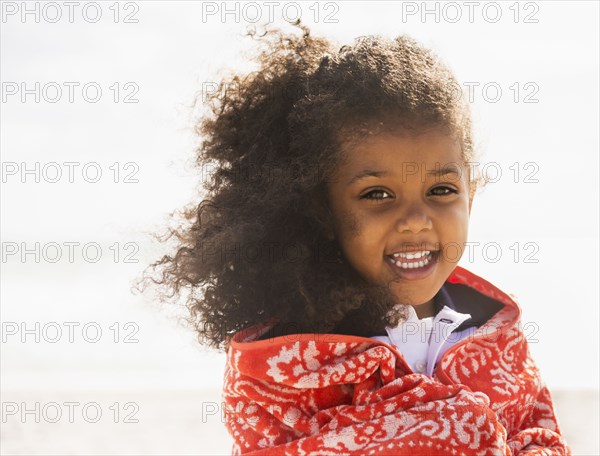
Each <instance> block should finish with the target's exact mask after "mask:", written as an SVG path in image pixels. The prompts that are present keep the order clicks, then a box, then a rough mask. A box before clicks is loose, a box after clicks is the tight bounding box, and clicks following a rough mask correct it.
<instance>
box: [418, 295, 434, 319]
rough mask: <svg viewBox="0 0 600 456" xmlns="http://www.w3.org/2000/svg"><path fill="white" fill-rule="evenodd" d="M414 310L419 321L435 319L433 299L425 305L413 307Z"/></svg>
mask: <svg viewBox="0 0 600 456" xmlns="http://www.w3.org/2000/svg"><path fill="white" fill-rule="evenodd" d="M413 308H414V309H415V312H416V313H417V317H418V318H419V320H421V319H423V318H427V317H433V316H434V315H435V305H434V302H433V299H430V300H429V301H427V302H425V303H423V304H418V305H413Z"/></svg>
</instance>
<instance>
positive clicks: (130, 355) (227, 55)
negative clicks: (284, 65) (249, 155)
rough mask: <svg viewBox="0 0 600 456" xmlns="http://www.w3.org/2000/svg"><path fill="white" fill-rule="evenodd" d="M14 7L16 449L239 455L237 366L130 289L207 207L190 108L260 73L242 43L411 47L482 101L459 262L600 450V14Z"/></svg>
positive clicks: (163, 5)
mask: <svg viewBox="0 0 600 456" xmlns="http://www.w3.org/2000/svg"><path fill="white" fill-rule="evenodd" d="M75 3H77V4H76V5H73V4H72V3H69V2H2V4H1V5H2V18H1V22H0V27H1V33H0V39H1V45H0V56H1V57H0V66H1V68H0V79H1V81H2V104H1V111H0V127H1V134H0V137H1V139H0V141H1V142H0V147H1V159H2V192H1V232H2V262H1V263H0V267H1V273H2V274H1V311H0V319H1V322H2V343H1V346H0V347H1V371H2V372H1V377H0V380H1V396H2V423H1V427H2V432H1V439H2V440H1V452H2V454H6V455H13V454H14V455H17V454H18V455H25V454H26V455H38V454H40V455H41V454H44V455H53V454H62V455H64V454H73V455H74V454H88V455H99V454H103V455H108V454H114V455H117V454H118V455H128V454H152V455H159V454H175V455H191V454H229V452H230V447H231V440H230V438H229V437H228V435H227V432H226V431H225V428H224V426H223V424H222V422H223V420H222V416H221V413H220V411H221V406H220V387H221V384H222V378H223V367H224V361H225V355H224V354H223V353H220V352H216V351H212V350H209V349H206V348H204V347H202V346H200V345H199V344H198V342H197V340H196V335H195V333H194V332H193V331H192V330H190V329H189V328H187V327H186V326H185V325H183V324H182V323H181V317H182V316H185V312H184V311H183V310H182V308H181V307H178V306H176V305H172V306H169V307H163V306H160V305H159V304H158V303H157V299H156V296H153V295H152V293H149V292H148V293H145V294H141V295H140V294H134V293H132V292H131V286H132V282H133V281H134V280H135V279H136V278H137V277H139V275H140V274H141V272H142V271H143V269H144V268H145V267H146V266H147V265H148V264H149V263H150V262H152V261H154V260H156V259H157V258H159V257H160V256H161V255H162V254H163V253H165V252H169V251H170V250H169V246H168V245H163V244H160V243H157V242H156V241H154V240H153V239H152V237H151V236H150V233H154V232H157V233H162V232H164V230H165V228H166V227H167V226H169V225H170V224H171V223H172V222H171V221H170V220H169V218H168V214H169V213H170V212H172V211H174V210H176V209H181V208H182V207H184V206H185V205H187V204H188V203H190V202H192V201H198V200H199V190H198V189H199V185H200V180H201V176H200V175H199V173H198V171H197V170H196V169H195V168H194V167H193V166H192V165H193V157H194V147H195V146H196V144H197V141H198V138H197V137H196V136H195V135H194V132H193V127H194V122H195V119H197V117H198V115H201V114H202V109H203V107H202V106H201V105H199V106H196V108H193V102H194V98H195V96H197V95H200V96H201V95H202V90H203V89H204V90H205V91H206V90H213V88H214V83H215V82H217V81H219V78H220V77H221V76H222V75H223V74H226V72H227V71H251V70H252V68H253V63H252V62H248V61H247V60H246V57H245V55H246V54H245V53H247V51H248V50H249V49H252V48H253V46H254V43H253V42H252V40H251V39H249V38H245V37H244V36H243V35H244V33H245V32H246V30H247V28H248V26H252V25H254V26H257V27H259V29H260V26H263V25H265V24H266V23H271V25H272V26H278V27H282V28H288V29H291V27H289V25H288V24H287V22H286V20H294V19H296V18H298V17H300V18H301V19H302V21H303V22H304V23H305V24H306V25H308V26H309V27H310V28H311V31H312V32H313V33H314V34H318V35H322V36H325V37H327V38H329V39H331V40H332V41H334V42H335V43H338V44H339V45H340V46H341V45H342V44H344V43H350V42H352V40H353V39H354V38H355V37H357V36H361V35H369V34H381V35H384V36H388V37H394V36H397V35H399V34H404V33H407V34H409V35H411V36H413V37H414V38H416V39H418V40H419V41H421V42H422V43H423V44H424V45H426V46H428V47H430V48H432V49H433V50H435V51H436V52H437V53H438V54H439V55H440V56H441V57H442V58H443V60H444V61H446V62H447V63H448V64H449V65H450V67H451V68H452V69H453V70H454V72H455V74H456V75H457V77H458V79H459V80H460V81H461V83H462V85H463V89H464V90H465V92H466V93H467V94H468V96H469V97H470V101H471V102H472V104H471V106H472V110H473V116H474V121H475V133H476V141H477V147H478V148H479V149H480V150H481V151H482V152H483V154H484V155H483V157H482V160H481V169H482V170H483V171H484V172H485V174H486V175H487V176H488V179H490V180H491V181H493V182H492V183H490V184H489V185H488V186H487V187H486V188H485V189H484V190H483V191H482V192H481V193H480V194H479V195H478V196H477V197H476V199H475V203H474V206H473V210H472V215H471V225H470V240H471V242H472V244H471V245H472V248H471V250H470V252H469V255H468V256H467V255H465V256H463V258H462V260H461V265H463V266H464V267H466V268H468V269H470V270H472V271H473V272H475V273H476V274H480V275H482V276H483V277H485V278H486V279H487V280H489V281H491V282H492V283H494V284H496V285H498V286H499V287H501V288H502V289H504V290H507V291H509V292H512V293H514V294H515V295H516V296H517V298H518V300H519V302H520V303H521V306H522V307H523V323H524V331H525V334H526V335H527V337H528V340H529V343H530V347H531V351H532V354H533V356H534V358H535V360H536V362H537V364H538V366H539V367H540V370H541V373H542V376H543V378H544V380H545V382H546V383H547V384H548V386H549V387H550V389H551V391H552V394H553V397H554V399H555V405H556V408H557V415H558V418H559V424H560V426H561V428H562V430H563V433H564V435H565V436H566V438H567V440H568V442H569V443H570V445H571V447H572V449H573V452H574V454H576V455H592V454H600V449H599V443H598V385H599V384H598V379H599V376H598V359H599V356H598V355H599V353H598V346H599V344H598V342H599V341H598V321H599V318H598V317H599V315H598V303H599V299H598V42H599V40H598V3H597V2H561V1H552V2H500V3H495V2H368V4H367V3H366V2H312V3H304V2H298V3H296V2H265V3H262V2H188V1H181V2H168V4H167V2H165V1H147V2H143V1H138V2H114V3H109V2H100V3H94V2H75Z"/></svg>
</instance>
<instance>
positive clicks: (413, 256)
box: [386, 250, 439, 280]
mask: <svg viewBox="0 0 600 456" xmlns="http://www.w3.org/2000/svg"><path fill="white" fill-rule="evenodd" d="M438 256H439V251H437V250H420V251H415V252H409V253H394V254H392V255H386V260H387V263H388V264H389V265H390V267H391V268H392V270H393V271H394V272H395V273H396V275H398V276H400V277H401V278H403V279H408V280H416V279H423V278H425V277H427V276H428V275H429V274H430V273H431V271H432V270H433V268H434V266H435V264H436V262H437V259H438Z"/></svg>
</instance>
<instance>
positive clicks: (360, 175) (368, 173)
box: [348, 169, 389, 185]
mask: <svg viewBox="0 0 600 456" xmlns="http://www.w3.org/2000/svg"><path fill="white" fill-rule="evenodd" d="M385 176H389V173H388V172H387V171H377V170H374V169H365V170H362V171H361V172H360V173H358V174H357V175H356V176H354V177H353V178H352V179H350V180H349V181H348V185H352V184H354V183H355V182H358V181H359V180H361V179H364V178H365V177H385Z"/></svg>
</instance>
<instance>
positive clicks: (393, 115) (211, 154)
mask: <svg viewBox="0 0 600 456" xmlns="http://www.w3.org/2000/svg"><path fill="white" fill-rule="evenodd" d="M295 26H296V27H297V28H298V29H299V30H300V31H301V32H302V33H301V34H298V33H288V34H286V33H284V32H282V31H281V30H279V29H273V30H269V31H268V32H266V33H265V34H264V35H262V36H257V34H256V33H252V32H249V34H250V35H251V36H252V37H254V38H256V39H257V40H258V41H259V42H260V43H261V47H260V49H259V50H258V52H257V53H256V55H255V56H254V58H255V60H256V62H257V63H258V64H259V69H258V71H255V72H252V73H249V74H235V73H234V74H233V75H231V76H228V77H227V78H224V79H223V80H222V81H221V82H220V86H219V90H218V91H215V92H214V93H211V94H205V97H204V98H205V101H206V102H207V104H208V107H209V111H210V112H209V113H208V114H207V115H206V116H204V117H203V118H202V119H201V120H200V121H199V123H198V124H197V127H196V132H197V133H198V135H199V136H200V138H202V141H201V143H200V146H199V147H198V149H197V164H198V166H199V167H200V168H201V169H202V176H203V177H207V176H206V172H205V171H206V170H210V171H211V172H210V173H209V174H210V175H209V176H208V177H209V178H208V179H206V180H205V181H204V182H203V185H204V190H205V198H204V199H203V200H202V201H201V203H200V204H198V205H194V206H193V207H191V208H187V209H185V210H184V211H183V214H184V216H185V222H186V224H185V225H184V224H183V223H182V224H180V225H179V226H178V228H176V229H172V230H171V233H170V234H171V236H173V235H174V236H175V237H176V238H177V240H178V245H177V247H176V251H175V252H174V253H173V255H165V256H163V257H162V258H161V259H160V260H158V261H156V262H155V263H153V264H152V265H151V267H153V268H155V269H156V268H159V270H160V275H159V279H158V280H157V279H153V281H154V282H155V283H157V284H161V285H163V286H165V287H167V288H168V289H169V290H170V291H171V294H170V296H171V297H173V296H179V297H180V296H181V292H182V290H184V289H187V290H191V291H192V292H191V293H190V294H189V295H188V297H187V300H186V307H187V308H188V309H189V321H190V323H192V325H193V326H194V328H195V329H196V331H197V332H198V335H199V340H200V342H201V343H204V344H206V345H209V346H213V347H217V348H223V347H224V346H225V345H226V343H227V341H228V340H229V338H230V337H231V335H232V334H234V333H235V332H236V331H239V330H242V329H244V328H247V327H249V326H251V325H254V324H257V323H265V322H273V324H274V325H275V326H273V329H272V330H271V332H270V334H271V335H285V334H291V333H338V334H353V335H361V336H370V335H374V334H377V333H379V332H380V331H381V330H382V329H383V328H384V327H385V326H386V325H390V324H391V325H394V324H397V323H398V322H399V321H400V319H402V318H404V317H405V313H403V310H402V309H399V307H400V306H397V305H396V304H397V303H396V302H395V301H394V297H393V296H392V295H391V293H390V291H389V289H387V288H386V287H381V286H376V285H373V284H370V283H367V282H366V281H365V280H364V279H363V278H362V277H361V276H360V275H359V274H358V273H357V272H356V271H355V270H354V269H353V268H352V267H351V266H350V264H349V263H348V262H347V261H346V260H345V259H344V256H343V254H342V253H341V251H340V248H339V246H338V243H337V241H336V240H335V239H333V238H332V236H330V235H329V234H328V233H329V232H330V227H331V223H332V216H331V212H330V210H329V206H328V201H327V200H326V196H325V195H326V191H325V189H326V185H327V182H328V181H329V179H330V178H331V176H332V174H333V172H334V170H335V169H336V167H337V166H338V165H339V164H340V162H341V161H342V160H343V159H344V151H345V150H347V149H346V147H347V146H348V145H349V144H351V143H352V142H353V141H360V140H361V138H364V137H365V135H372V134H377V133H378V132H380V131H381V130H382V129H384V128H389V129H392V130H395V131H403V132H408V133H410V132H413V133H415V132H419V131H422V130H423V129H425V128H430V127H436V128H443V129H447V130H448V131H450V132H452V133H453V134H455V135H457V136H458V137H459V138H460V140H461V143H462V150H463V156H464V158H465V161H470V160H471V159H472V157H473V147H472V141H471V123H470V114H469V110H468V106H467V105H466V104H465V103H464V102H463V101H462V100H461V97H457V91H456V88H457V87H458V84H457V83H456V80H455V78H454V76H453V75H452V73H451V72H450V71H449V70H448V68H447V67H446V66H444V65H443V64H442V63H441V62H440V60H439V59H438V58H437V57H436V56H435V55H434V54H433V53H432V52H431V51H429V50H427V49H425V48H423V47H421V46H420V45H419V44H418V43H417V42H415V41H414V40H413V39H411V38H409V37H407V36H399V37H397V38H395V39H387V38H383V37H380V36H365V37H359V38H356V39H355V41H354V43H353V44H352V45H344V46H341V47H340V48H339V49H338V50H337V51H336V49H335V47H334V45H333V44H332V43H331V42H329V41H328V40H326V39H324V38H319V37H315V36H312V35H311V34H310V32H309V30H308V28H307V27H306V26H304V25H301V24H300V23H299V22H298V23H296V24H295ZM232 88H234V89H233V90H232Z"/></svg>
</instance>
